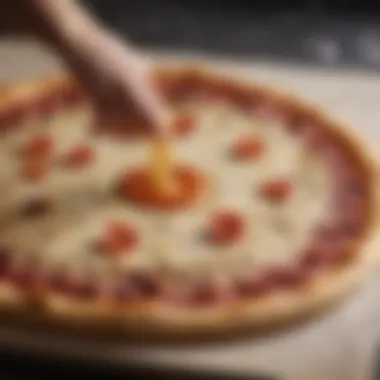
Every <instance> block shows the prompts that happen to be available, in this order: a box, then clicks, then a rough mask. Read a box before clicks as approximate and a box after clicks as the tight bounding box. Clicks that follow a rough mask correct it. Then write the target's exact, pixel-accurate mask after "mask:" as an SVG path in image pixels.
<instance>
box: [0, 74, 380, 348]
mask: <svg viewBox="0 0 380 380" xmlns="http://www.w3.org/2000/svg"><path fill="white" fill-rule="evenodd" d="M157 72H158V78H159V80H163V81H169V82H170V81H176V80H178V78H180V77H181V76H184V75H186V76H190V77H191V76H192V75H194V76H196V77H201V78H202V77H208V78H209V77H210V76H212V77H214V78H215V79H216V80H220V81H223V83H227V84H228V83H229V82H230V81H231V82H232V83H233V84H234V85H235V86H236V83H237V82H238V81H237V80H235V79H230V78H229V77H225V76H224V75H223V74H221V73H215V72H213V71H209V70H207V69H205V68H199V67H197V68H194V67H186V66H178V67H170V68H160V69H158V71H157ZM72 83H74V82H73V80H72V79H71V78H69V77H54V78H47V79H44V80H42V81H38V82H34V83H31V84H24V85H16V86H8V87H7V88H5V89H3V90H2V91H1V93H0V98H1V100H2V105H3V107H8V106H10V105H13V104H17V103H18V102H23V101H25V100H26V99H33V97H34V96H36V95H37V94H41V93H45V92H50V91H52V89H57V88H61V87H64V86H70V85H72ZM240 86H241V88H242V89H250V88H251V87H250V86H253V85H250V84H246V83H243V82H241V84H240ZM260 91H264V92H265V93H266V94H267V95H268V96H269V97H271V98H273V97H274V98H278V97H280V98H281V99H285V100H286V102H288V103H291V104H294V105H296V107H298V108H302V109H304V110H306V111H307V112H309V113H311V114H312V115H316V117H317V118H318V119H321V120H323V121H324V125H328V128H329V129H330V130H331V131H330V132H331V133H333V134H335V135H337V136H338V138H339V139H341V140H342V141H344V142H345V144H346V145H347V146H349V148H350V149H351V151H352V152H353V153H354V154H355V157H360V159H361V161H362V166H363V167H364V169H365V171H366V176H367V178H368V180H369V183H371V184H372V185H371V188H370V190H371V194H370V197H371V199H370V203H371V205H372V207H371V214H370V216H369V218H370V220H369V221H368V223H367V226H368V228H367V230H366V231H365V233H364V234H363V236H361V238H360V239H359V240H358V241H357V244H356V246H355V247H353V249H354V252H356V255H355V259H354V260H352V261H351V262H350V263H349V264H347V265H346V266H344V267H342V268H340V269H339V270H334V271H331V272H328V273H325V274H324V275H320V276H315V278H313V279H312V280H311V281H310V282H309V283H308V284H307V286H305V287H303V288H300V289H293V290H292V291H287V292H283V293H276V294H275V295H271V296H268V297H265V298H263V299H255V300H252V301H238V302H234V303H226V304H223V305H220V306H215V307H210V308H204V309H199V308H193V309H191V308H190V307H189V308H176V307H175V306H169V305H167V304H164V303H159V302H157V301H155V302H147V303H143V304H141V303H139V304H133V305H132V304H131V305H130V306H124V307H123V308H121V307H116V306H115V305H111V304H110V303H107V302H106V301H103V300H99V301H95V302H82V301H75V300H74V299H70V298H67V297H66V298H62V297H59V296H57V295H55V294H50V295H49V296H48V297H46V298H45V300H44V302H43V303H42V304H41V303H39V304H38V305H36V304H33V305H31V304H30V300H28V301H27V300H26V299H25V298H24V297H23V296H22V295H21V294H20V293H19V292H18V291H17V290H16V289H15V288H13V287H12V286H11V285H8V284H3V285H0V307H1V309H2V310H4V319H5V320H8V321H9V316H11V319H14V317H15V316H17V318H16V320H17V322H18V323H19V322H24V323H27V324H28V323H29V322H30V321H33V322H38V324H40V325H41V326H49V325H50V326H54V327H55V328H57V329H58V328H59V329H62V328H63V329H65V328H69V329H72V328H74V329H75V330H77V331H78V332H80V331H81V332H86V331H87V332H90V333H101V332H104V333H105V334H110V333H111V332H112V331H114V332H116V334H117V335H120V333H122V335H123V336H124V337H129V338H137V339H139V340H140V339H141V340H144V341H145V340H149V339H155V338H159V339H160V341H162V340H163V339H164V340H165V339H170V338H175V339H182V338H185V339H191V340H193V339H200V338H201V339H203V338H205V337H213V338H218V337H222V336H226V335H230V334H238V333H239V332H242V331H247V330H251V331H259V332H261V331H263V330H268V329H270V330H272V329H274V328H276V327H280V326H283V325H284V324H289V323H292V322H295V321H298V320H300V319H302V318H304V317H307V316H312V315H315V314H317V313H318V312H319V311H321V310H323V309H325V308H326V307H327V306H329V305H334V304H336V303H338V301H339V300H340V299H342V298H344V296H346V295H348V294H349V293H350V292H352V291H353V290H355V289H356V288H357V287H358V286H359V285H360V284H361V283H362V281H363V280H364V279H366V278H367V277H368V275H369V274H370V273H371V270H374V269H375V267H376V266H377V264H378V252H377V250H378V248H379V247H378V241H377V240H378V227H379V213H378V210H379V206H380V203H379V200H380V197H379V195H380V192H379V183H378V178H379V176H378V168H377V167H376V163H375V160H374V158H373V157H372V156H371V154H370V153H369V152H368V149H367V147H366V145H365V144H364V142H362V141H361V140H360V139H359V138H358V136H356V134H355V133H354V132H353V131H352V130H351V129H350V128H348V127H346V126H343V125H341V124H340V123H339V122H335V121H332V120H331V119H329V118H328V116H327V115H325V114H324V113H323V112H322V111H320V110H317V109H315V108H314V107H310V106H308V105H305V104H303V103H302V102H300V101H299V100H297V99H294V98H292V97H291V96H290V95H289V94H286V93H284V94H281V93H278V92H275V91H273V90H272V89H269V88H266V87H263V86H260Z"/></svg>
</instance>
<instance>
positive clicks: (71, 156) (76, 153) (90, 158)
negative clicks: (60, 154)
mask: <svg viewBox="0 0 380 380" xmlns="http://www.w3.org/2000/svg"><path fill="white" fill-rule="evenodd" d="M94 160H95V152H94V150H93V149H92V148H91V147H90V146H88V145H80V146H77V147H75V148H74V149H72V150H71V151H70V152H69V153H68V155H67V156H66V157H65V164H66V165H67V166H70V167H76V168H81V167H84V166H88V165H91V164H92V163H93V162H94Z"/></svg>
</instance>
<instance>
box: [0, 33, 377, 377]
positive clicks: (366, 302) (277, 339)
mask: <svg viewBox="0 0 380 380" xmlns="http://www.w3.org/2000/svg"><path fill="white" fill-rule="evenodd" d="M153 54H154V56H155V57H157V59H158V60H160V61H169V62H171V61H182V60H186V61H188V60H190V61H194V62H199V61H201V62H202V63H207V64H208V63H210V64H215V65H217V66H219V67H220V68H221V69H223V70H226V71H229V72H232V73H234V74H237V75H240V76H247V77H250V78H252V79H254V80H257V81H261V82H264V83H268V84H273V85H275V86H277V87H280V88H285V89H289V90H290V91H291V92H293V93H295V94H299V95H301V96H302V97H303V98H305V99H308V100H310V101H312V102H314V103H316V104H318V105H320V106H321V107H324V108H325V109H326V110H328V111H331V113H333V115H335V116H336V117H337V118H339V119H341V120H342V121H343V122H346V123H347V124H348V125H352V126H354V128H355V129H356V130H357V131H358V132H359V133H360V134H361V135H362V136H363V137H364V139H365V140H366V142H367V143H368V147H369V149H372V150H373V151H374V152H375V153H374V154H376V156H377V157H379V149H377V148H379V147H380V107H379V99H380V76H378V75H374V74H372V75H369V74H367V75H366V74H363V73H360V72H354V71H321V70H319V71H318V70H316V69H313V70H312V69H308V68H305V67H295V66H282V65H276V64H275V63H273V62H272V63H267V62H255V61H252V62H251V61H249V60H245V61H237V60H228V59H226V58H224V59H220V58H216V57H205V56H202V57H200V56H196V55H194V54H183V53H182V54H181V55H178V54H176V53H175V52H153ZM60 67H61V66H60V65H59V63H58V62H57V61H56V60H55V59H54V58H53V57H52V56H51V55H50V54H48V53H47V52H45V51H44V50H43V49H41V48H40V47H39V46H38V45H36V44H35V43H32V42H30V41H22V40H18V41H16V40H12V41H11V40H7V41H3V42H2V43H0V84H1V83H5V82H9V81H13V80H24V79H27V78H33V77H36V76H38V75H42V74H46V73H52V72H55V71H57V70H60ZM379 285H380V281H379V279H377V278H369V279H368V281H367V283H366V284H365V285H364V286H363V287H362V289H361V290H360V291H359V292H357V293H356V294H355V295H354V296H353V297H351V298H350V299H349V300H347V301H345V302H344V304H342V305H340V306H339V307H337V308H336V309H335V310H334V311H332V312H330V313H328V314H327V315H325V316H323V317H320V318H318V319H316V320H314V321H312V322H309V323H307V324H304V325H302V326H300V327H297V328H295V329H292V330H289V331H285V332H282V333H279V334H274V335H271V336H267V337H263V338H260V339H257V338H256V339H248V338H247V339H246V340H244V341H243V342H234V343H225V344H218V345H216V344H215V345H207V346H196V347H170V348H169V347H155V348H147V347H146V348H142V347H138V348H136V347H130V346H127V345H121V344H120V343H119V344H107V345H106V346H105V345H104V344H102V345H99V346H97V345H94V344H86V342H73V341H70V340H69V339H68V338H67V339H63V338H59V339H58V338H57V337H51V336H40V335H38V336H36V334H33V333H32V332H31V333H22V332H20V331H19V332H17V331H13V330H10V329H7V328H3V329H0V345H1V346H6V347H8V346H12V347H14V348H18V347H20V348H22V349H24V350H29V349H30V350H33V351H41V352H45V353H54V354H57V355H62V356H64V357H67V358H75V357H78V356H79V357H80V358H81V359H83V360H93V359H97V360H100V361H105V362H109V363H115V364H116V363H117V364H118V365H126V366H127V365H128V363H130V362H131V361H134V362H138V363H141V364H143V365H145V366H151V367H153V366H160V367H168V368H176V369H194V368H195V369H204V370H209V371H223V372H226V373H228V372H229V371H230V372H231V373H234V374H236V375H242V376H243V375H246V376H249V375H254V374H256V373H265V374H269V375H274V376H276V377H278V378H279V379H283V380H322V379H323V380H370V379H372V370H373V367H374V358H375V346H376V345H377V344H378V343H380V286H379Z"/></svg>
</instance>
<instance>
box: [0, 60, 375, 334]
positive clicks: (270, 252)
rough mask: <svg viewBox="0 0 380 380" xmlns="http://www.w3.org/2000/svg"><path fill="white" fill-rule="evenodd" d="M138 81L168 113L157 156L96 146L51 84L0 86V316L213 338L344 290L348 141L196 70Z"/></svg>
mask: <svg viewBox="0 0 380 380" xmlns="http://www.w3.org/2000/svg"><path fill="white" fill-rule="evenodd" d="M156 80H157V85H158V86H159V88H160V91H161V92H162V94H163V95H164V96H165V98H166V99H167V100H168V102H169V104H170V106H171V110H172V117H171V122H170V126H169V127H170V139H169V141H168V142H166V143H162V142H159V141H155V140H154V139H153V138H152V137H151V136H148V135H142V134H141V135H138V136H136V135H134V136H128V135H127V134H126V135H125V136H124V135H123V133H124V132H125V130H126V129H125V128H124V129H122V130H119V132H120V134H118V135H117V138H115V135H113V134H111V133H107V129H106V128H103V127H104V126H102V125H101V123H99V120H98V119H97V116H96V112H95V111H94V109H93V107H92V105H91V100H90V98H89V97H88V96H86V93H85V91H84V90H83V89H82V88H81V87H80V85H79V84H77V83H76V82H75V81H74V80H73V79H72V78H69V77H68V76H67V77H65V76H62V77H54V78H44V79H42V80H39V81H36V82H33V83H28V84H18V85H9V86H7V87H6V88H5V89H3V90H2V91H1V93H0V98H1V99H0V131H1V132H0V133H1V136H0V145H1V146H0V152H1V160H2V163H1V166H0V304H1V308H2V314H3V315H12V318H13V317H15V316H17V317H19V319H20V320H22V319H25V320H27V319H33V320H38V321H41V322H43V324H46V325H53V326H55V327H57V329H62V328H64V327H76V328H78V329H79V330H83V331H85V330H90V331H106V332H110V331H116V332H117V333H118V334H125V336H126V337H127V336H135V335H137V336H139V337H144V339H148V338H149V337H157V336H160V337H162V338H163V337H169V336H172V337H181V336H183V337H195V336H197V337H202V336H206V335H210V334H211V335H215V336H220V335H224V334H226V333H230V332H232V333H234V332H237V331H243V330H244V331H245V330H246V329H250V330H252V331H261V330H263V329H266V328H274V327H276V326H280V325H282V324H284V323H289V322H291V321H295V320H298V319H299V318H302V317H305V316H308V315H313V314H315V313H316V312H318V311H320V310H322V309H324V308H325V307H326V306H327V305H331V304H335V303H337V301H338V300H339V299H341V298H342V297H343V296H344V295H346V294H347V293H348V292H349V291H351V290H353V289H355V288H356V287H357V286H358V284H359V283H360V282H361V281H362V280H363V279H364V278H365V277H366V276H367V275H368V273H369V272H368V271H369V270H370V269H371V267H373V263H374V257H375V255H374V251H375V248H374V247H375V241H376V234H377V211H378V203H377V191H378V190H377V180H376V164H375V162H374V160H373V158H372V157H371V154H370V153H369V152H368V150H369V149H367V148H366V146H365V145H364V144H363V143H362V142H361V141H360V138H359V137H358V136H356V135H354V134H353V133H352V131H351V130H349V129H348V128H347V127H345V126H342V125H340V124H339V123H337V122H335V121H333V120H332V119H330V118H329V117H328V116H326V115H325V114H324V113H323V112H322V111H320V110H317V109H314V108H312V107H310V106H307V105H305V104H303V103H302V102H300V101H298V100H295V99H294V98H293V97H292V96H290V95H289V94H283V93H280V92H276V91H274V90H272V89H270V88H266V87H265V86H262V85H258V84H254V83H246V82H245V81H242V80H240V79H236V78H231V77H229V76H226V75H225V74H222V73H216V72H214V71H212V70H206V69H203V68H199V67H195V68H194V67H186V66H181V67H171V68H170V67H167V68H161V69H157V75H156ZM111 129H112V128H110V129H109V131H111ZM123 131H124V132H123ZM121 135H123V136H121ZM169 183H170V185H169ZM160 184H161V185H162V186H159V185H160Z"/></svg>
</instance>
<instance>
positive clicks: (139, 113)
mask: <svg viewBox="0 0 380 380" xmlns="http://www.w3.org/2000/svg"><path fill="white" fill-rule="evenodd" d="M66 58H67V61H68V63H69V65H70V67H71V68H72V70H73V71H74V73H75V74H76V75H77V77H78V79H79V80H80V81H82V83H83V85H84V86H85V87H86V88H87V89H88V90H89V93H90V94H91V95H92V97H93V99H94V101H95V104H96V106H97V110H98V113H99V115H100V118H99V120H101V122H100V123H98V127H99V128H98V130H100V131H104V132H110V133H112V132H117V133H119V134H123V133H128V132H140V131H141V132H148V133H152V134H153V135H155V136H158V137H163V136H164V135H165V134H166V125H165V124H166V123H167V121H168V111H167V109H166V105H165V103H164V101H163V99H162V98H161V95H160V93H159V92H158V90H157V89H156V88H155V85H154V81H153V78H152V66H151V64H150V62H149V60H148V59H147V58H146V57H145V56H143V55H142V54H141V53H139V52H137V51H135V50H134V49H133V48H131V47H130V46H128V45H127V44H126V43H124V42H123V41H122V40H121V39H120V38H119V37H117V36H115V35H113V34H112V33H110V32H108V31H105V30H103V29H90V30H88V31H86V33H84V34H82V35H81V36H79V37H78V36H77V37H76V38H74V39H73V40H72V42H71V43H70V50H69V54H66Z"/></svg>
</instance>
